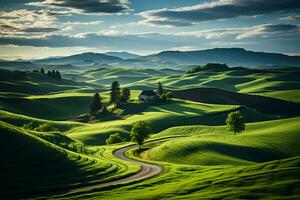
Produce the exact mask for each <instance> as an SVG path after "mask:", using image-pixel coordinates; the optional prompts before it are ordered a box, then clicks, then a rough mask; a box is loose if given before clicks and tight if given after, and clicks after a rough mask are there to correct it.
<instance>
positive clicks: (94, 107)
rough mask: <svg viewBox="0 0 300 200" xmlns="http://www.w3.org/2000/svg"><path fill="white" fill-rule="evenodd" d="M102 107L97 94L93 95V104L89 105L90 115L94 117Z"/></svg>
mask: <svg viewBox="0 0 300 200" xmlns="http://www.w3.org/2000/svg"><path fill="white" fill-rule="evenodd" d="M102 107H103V105H102V102H101V97H100V95H99V94H98V93H96V94H95V95H94V99H93V102H92V104H91V107H90V108H91V115H95V114H96V113H97V112H98V111H99V110H101V109H102Z"/></svg>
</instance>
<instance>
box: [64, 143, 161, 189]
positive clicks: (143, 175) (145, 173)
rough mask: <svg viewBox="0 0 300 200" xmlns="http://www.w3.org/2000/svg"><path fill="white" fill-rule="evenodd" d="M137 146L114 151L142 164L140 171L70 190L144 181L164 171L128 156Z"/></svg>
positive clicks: (116, 154)
mask: <svg viewBox="0 0 300 200" xmlns="http://www.w3.org/2000/svg"><path fill="white" fill-rule="evenodd" d="M136 147H137V145H129V146H126V147H123V148H120V149H117V150H115V151H114V156H116V157H117V158H119V159H122V160H125V161H128V162H132V163H135V164H138V165H140V166H141V167H142V169H141V170H140V171H139V172H138V173H136V174H134V175H132V176H129V177H127V178H121V179H118V180H115V181H109V182H105V183H99V184H96V185H91V186H86V187H80V188H77V189H73V190H71V191H69V193H76V192H81V191H85V190H91V189H95V188H102V187H107V186H111V185H116V184H119V183H131V182H136V181H142V180H145V179H148V178H151V177H153V176H156V175H158V174H160V173H161V172H162V171H163V168H162V167H160V166H158V165H153V164H149V163H145V162H141V161H137V160H134V159H131V158H128V157H126V155H125V152H126V151H128V150H130V149H133V148H136Z"/></svg>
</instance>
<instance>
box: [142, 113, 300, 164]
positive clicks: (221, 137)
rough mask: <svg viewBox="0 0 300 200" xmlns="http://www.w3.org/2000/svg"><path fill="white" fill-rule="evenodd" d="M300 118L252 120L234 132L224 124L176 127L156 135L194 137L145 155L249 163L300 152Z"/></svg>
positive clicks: (169, 159) (184, 160) (198, 161)
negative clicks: (299, 145)
mask: <svg viewBox="0 0 300 200" xmlns="http://www.w3.org/2000/svg"><path fill="white" fill-rule="evenodd" d="M299 120H300V118H299V117H297V118H289V119H282V120H273V121H267V122H256V123H248V124H247V125H246V131H245V132H243V133H242V134H240V135H236V136H234V135H232V134H229V133H228V132H227V131H226V128H225V127H224V126H219V127H218V126H215V127H210V126H184V127H172V128H170V129H167V130H165V131H163V132H161V133H159V134H157V135H155V137H166V136H173V135H183V136H187V135H188V136H194V137H192V138H178V139H175V140H172V141H169V142H166V143H163V144H161V145H159V146H157V147H154V148H153V149H151V150H149V151H148V152H146V153H145V154H144V156H145V157H147V158H150V159H154V160H160V161H167V162H172V163H183V164H199V165H247V164H253V163H259V162H266V161H271V160H276V159H282V158H288V157H293V156H298V155H300V149H299V148H298V145H297V144H299V142H300V137H299V130H300V124H299Z"/></svg>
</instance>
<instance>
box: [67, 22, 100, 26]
mask: <svg viewBox="0 0 300 200" xmlns="http://www.w3.org/2000/svg"><path fill="white" fill-rule="evenodd" d="M102 23H103V21H89V22H65V23H63V24H64V25H71V26H79V25H99V24H102Z"/></svg>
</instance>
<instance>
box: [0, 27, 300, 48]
mask: <svg viewBox="0 0 300 200" xmlns="http://www.w3.org/2000/svg"><path fill="white" fill-rule="evenodd" d="M299 36H300V27H299V26H297V25H292V24H264V25H257V26H252V27H246V28H227V29H213V30H204V31H190V32H179V33H151V32H150V33H126V32H119V31H113V30H103V31H101V32H96V33H81V34H76V35H66V34H57V33H52V34H43V35H40V36H17V37H16V36H6V37H0V45H18V46H34V47H52V48H54V47H89V48H105V49H111V50H113V49H115V50H116V49H118V50H135V51H145V50H148V51H149V50H150V51H151V50H165V49H176V48H179V47H181V48H186V49H188V48H193V49H197V48H198V49H199V48H200V49H203V48H208V47H220V46H222V47H224V46H226V45H227V46H228V47H232V46H239V47H241V46H246V45H247V44H249V43H257V44H259V45H263V44H265V43H266V44H269V43H270V42H271V43H274V42H272V41H274V40H277V41H276V42H275V43H277V44H278V45H283V43H284V45H285V46H287V45H293V44H295V45H296V44H297V42H296V41H299V38H300V37H299ZM275 43H274V44H275ZM272 45H273V44H272Z"/></svg>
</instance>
